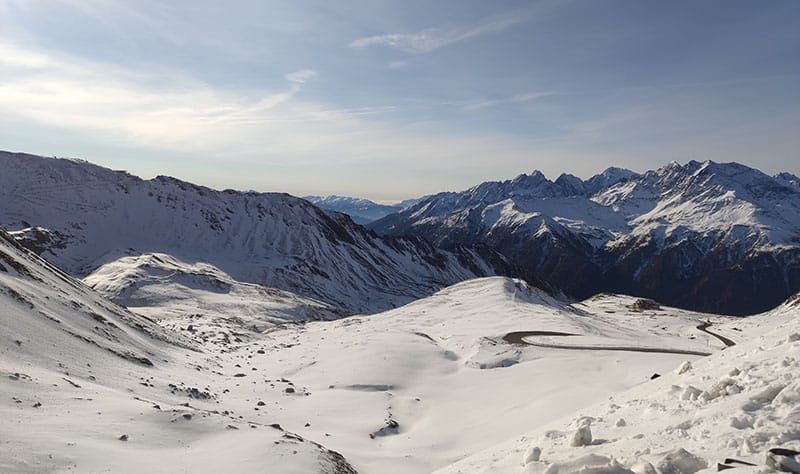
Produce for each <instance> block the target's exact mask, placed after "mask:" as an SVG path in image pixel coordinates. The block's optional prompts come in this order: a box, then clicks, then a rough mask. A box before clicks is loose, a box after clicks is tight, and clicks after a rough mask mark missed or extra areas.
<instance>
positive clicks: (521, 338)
mask: <svg viewBox="0 0 800 474" xmlns="http://www.w3.org/2000/svg"><path fill="white" fill-rule="evenodd" d="M709 327H711V323H710V322H705V323H703V324H700V325H699V326H697V329H698V330H700V331H702V332H704V333H706V334H708V335H710V336H712V337H715V338H717V339H719V340H720V341H722V343H723V344H725V347H731V346H735V345H736V343H735V342H733V341H732V340H730V339H728V338H727V337H725V336H721V335H719V334H716V333H713V332H711V331H709V330H708V328H709ZM531 336H558V337H569V336H578V334H571V333H568V332H558V331H515V332H510V333H508V334H506V335H505V336H503V340H504V341H505V342H507V343H509V344H527V345H529V346H535V347H545V348H549V349H570V350H576V351H625V352H649V353H655V354H684V355H696V356H701V357H705V356H709V355H711V353H710V352H701V351H692V350H688V349H662V348H657V347H636V346H604V345H592V344H588V345H574V344H552V343H546V342H532V341H531V340H530V339H526V338H528V337H531Z"/></svg>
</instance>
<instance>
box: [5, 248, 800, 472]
mask: <svg viewBox="0 0 800 474" xmlns="http://www.w3.org/2000/svg"><path fill="white" fill-rule="evenodd" d="M9 239H10V238H8V237H7V238H5V239H2V240H0V250H2V252H3V255H6V257H4V258H3V260H2V261H0V263H2V264H3V268H4V269H5V271H0V290H2V291H0V298H3V300H2V301H3V307H4V308H7V310H6V311H5V313H4V316H3V318H2V319H0V323H1V324H2V325H0V375H2V377H0V394H4V395H3V396H0V417H2V419H3V420H4V423H3V424H2V425H0V440H2V441H0V442H1V443H2V451H3V452H4V453H10V454H9V455H6V456H0V470H2V471H12V472H41V471H59V470H61V471H63V470H70V469H71V470H75V471H78V472H87V471H88V472H95V471H102V470H112V471H114V472H141V471H143V470H146V471H149V472H189V471H191V472H218V471H219V470H222V469H225V470H229V471H232V472H254V471H259V470H262V469H263V468H264V466H276V469H277V470H278V471H279V472H348V471H346V470H343V469H345V468H343V467H342V466H352V468H353V469H355V470H358V472H363V473H371V472H380V473H418V472H432V471H437V470H440V471H441V472H575V471H576V470H578V469H581V470H582V472H597V473H604V472H610V473H627V472H632V471H633V472H637V473H638V472H648V471H646V470H642V468H641V466H648V465H649V466H651V467H652V466H656V467H658V466H662V468H664V469H673V468H675V469H682V468H683V467H685V466H694V465H696V459H700V460H702V461H703V462H706V463H708V465H712V464H713V462H715V461H716V460H717V459H718V458H720V457H721V456H725V457H738V458H741V459H744V460H751V461H758V462H761V463H762V464H763V462H762V461H763V454H764V452H765V450H766V449H768V448H770V447H772V446H774V445H776V443H778V444H780V445H781V446H784V447H788V448H792V447H795V448H796V447H797V444H798V442H799V441H797V439H798V433H800V427H799V426H798V423H800V420H798V419H797V413H796V406H797V402H798V401H800V387H799V386H797V381H796V380H795V377H793V376H792V374H795V373H796V372H797V369H798V367H797V366H798V364H799V363H800V362H799V361H800V352H798V351H800V341H798V340H797V339H798V337H797V336H795V334H797V333H800V328H799V327H798V321H797V317H796V314H797V313H796V311H797V310H796V307H795V306H793V305H791V304H787V305H786V306H784V307H781V308H779V309H778V310H776V311H774V312H772V313H769V314H765V315H761V316H756V317H752V318H746V319H737V318H725V317H718V316H712V315H705V314H697V313H692V312H689V311H684V310H677V309H674V308H667V307H660V308H658V309H643V310H642V309H636V310H634V309H632V308H637V306H636V305H635V304H634V303H636V301H637V300H636V299H635V298H630V297H625V296H619V295H599V296H598V297H595V298H592V299H589V300H587V301H584V302H582V303H576V304H573V305H569V304H566V303H564V302H562V301H559V300H557V299H554V298H552V297H550V296H548V295H547V294H545V293H543V292H541V291H540V290H537V289H535V288H532V287H529V286H528V285H526V284H525V283H524V282H521V281H519V280H513V279H508V278H499V277H492V278H483V279H474V280H469V281H465V282H463V283H459V284H457V285H454V286H451V287H448V288H446V289H443V290H441V291H439V292H438V293H436V294H435V295H433V296H430V297H428V298H424V299H421V300H418V301H415V302H413V303H411V304H408V305H406V306H403V307H401V308H397V309H394V310H390V311H387V312H384V313H379V314H374V315H369V316H354V317H348V318H344V319H339V320H334V321H325V320H319V321H312V320H307V321H306V322H291V321H292V320H293V318H294V316H295V315H296V314H297V311H301V310H305V309H308V308H315V310H318V311H323V310H324V307H321V306H319V305H321V303H318V302H314V301H311V300H306V299H302V298H299V297H293V296H292V295H289V294H287V293H285V292H272V291H269V290H268V289H265V288H262V287H257V286H255V285H243V284H241V283H239V282H236V281H234V280H232V279H231V278H230V276H229V275H227V274H225V273H223V272H221V271H220V270H219V269H217V268H215V267H213V266H211V265H209V264H204V263H200V262H186V261H182V260H179V259H175V258H171V257H169V256H165V255H147V256H142V257H138V258H129V257H126V258H124V259H122V260H121V261H116V262H112V263H110V264H109V265H107V266H105V267H102V268H101V269H100V270H98V272H97V273H96V274H94V275H93V277H92V278H91V280H96V281H93V284H94V285H95V286H96V287H98V289H103V290H104V291H106V292H108V293H109V294H111V295H114V294H116V295H117V296H120V295H122V297H123V298H129V302H131V303H134V302H135V303H137V304H139V305H140V306H138V307H134V309H136V310H138V311H142V312H143V313H146V314H149V315H151V316H153V317H154V318H156V317H159V320H158V322H159V323H161V326H157V325H156V324H155V323H154V322H153V321H151V320H150V319H145V318H144V317H142V316H137V315H135V314H133V313H129V312H127V311H126V310H125V309H122V308H119V307H118V306H115V305H114V304H113V303H110V302H108V301H106V300H104V298H103V297H102V296H100V295H99V294H98V293H96V292H95V291H93V290H91V289H90V288H88V287H86V286H84V285H82V284H81V283H79V282H77V281H75V280H72V279H71V278H69V277H67V276H66V275H64V274H63V273H59V272H58V271H57V270H55V269H54V268H53V267H51V266H49V265H48V264H46V263H45V262H43V261H41V260H39V259H37V258H36V257H34V256H31V255H29V254H27V253H26V252H23V251H22V250H20V249H19V248H17V247H15V246H14V244H13V240H9ZM9 262H12V263H13V264H12V263H9ZM220 284H223V285H227V286H226V287H225V288H226V289H225V291H223V292H218V291H219V288H218V285H220ZM240 285H243V286H242V287H240ZM9 289H13V290H14V291H15V292H16V294H18V295H20V297H15V296H14V294H15V293H13V292H11V291H9ZM248 291H253V292H257V293H258V292H262V293H258V294H259V295H260V299H261V300H262V301H261V304H263V305H266V306H269V305H270V304H273V303H270V300H271V299H275V302H274V306H272V309H271V310H272V311H274V312H275V314H278V313H281V312H285V317H284V318H276V319H269V320H260V321H261V323H260V324H261V326H260V327H259V328H258V330H247V329H246V326H247V324H249V322H250V321H253V320H255V319H257V315H255V314H251V315H249V316H248V315H246V314H243V306H240V305H237V304H234V302H233V301H232V300H233V299H235V298H244V299H245V301H248V298H251V297H253V295H254V294H251V293H248ZM226 292H227V293H226ZM214 295H216V296H214ZM225 295H227V296H225ZM215 298H222V299H220V300H217V299H215ZM286 298H289V300H288V303H287V302H286ZM195 299H196V300H197V302H196V303H195V305H196V306H195V307H196V308H199V309H198V311H200V313H198V314H201V316H200V317H197V318H193V319H188V318H186V317H185V316H182V315H181V314H182V313H184V312H189V311H195V309H188V307H186V308H182V307H181V305H189V304H191V303H190V301H192V300H195ZM24 301H29V302H30V303H31V304H32V305H33V306H32V307H31V306H30V305H29V304H26V303H25V302H24ZM72 302H75V303H72ZM145 303H146V305H145ZM248 304H249V303H248ZM304 308H305V309H304ZM9 311H10V312H9ZM204 311H205V312H204ZM265 311H266V310H265ZM39 312H42V315H41V316H40V315H39ZM92 313H96V314H97V315H100V316H102V317H103V318H106V319H107V320H108V321H111V322H113V323H114V325H115V327H106V328H104V326H108V325H101V324H100V323H99V322H98V319H97V318H95V317H93V316H92ZM210 313H215V315H212V314H210ZM44 315H47V316H50V317H45V316H44ZM235 317H240V318H241V319H242V321H243V323H244V326H243V327H240V328H236V327H234V326H231V325H229V324H228V323H226V322H225V321H226V320H229V319H231V318H235ZM51 318H52V319H51ZM55 318H57V319H58V320H59V321H60V322H55V321H54V319H55ZM249 318H253V319H249ZM323 319H324V318H323ZM704 322H710V323H711V327H710V328H709V331H712V332H715V333H716V334H720V335H724V336H726V337H729V338H732V339H734V340H735V341H736V342H737V345H736V346H733V347H730V348H727V349H724V350H723V348H724V347H725V345H724V344H723V343H722V341H720V340H719V339H717V338H716V337H714V336H713V335H712V334H709V333H706V332H702V331H699V330H698V329H697V326H698V325H699V324H701V323H704ZM189 324H192V325H194V326H195V330H193V331H190V330H187V327H188V325H189ZM209 331H217V332H224V331H228V334H229V335H230V337H229V338H228V339H227V340H226V341H224V342H223V343H221V342H220V339H219V338H211V337H207V336H208V333H209ZM515 331H517V332H518V331H549V332H550V333H554V332H561V333H570V334H576V336H564V337H562V339H569V338H579V339H580V338H586V340H587V341H589V342H592V343H596V342H597V340H600V339H602V340H604V341H608V342H609V343H613V345H614V346H629V347H633V348H636V347H649V348H660V349H664V350H669V349H675V348H683V349H691V350H695V351H698V352H710V353H712V355H711V356H709V357H701V356H697V355H688V354H674V353H642V352H629V351H619V350H610V349H604V350H574V349H569V348H546V347H538V346H534V345H531V344H527V343H525V342H524V341H522V342H520V343H509V342H507V341H506V340H505V339H504V338H505V336H506V335H508V334H509V333H513V332H515ZM73 333H74V334H73ZM75 334H77V337H76V335H75ZM204 336H206V337H204ZM236 336H239V337H238V340H237V338H236ZM542 337H547V338H550V339H551V340H552V341H555V340H556V339H558V337H557V336H553V335H550V336H542ZM534 339H538V338H534ZM14 341H21V344H17V343H16V342H14ZM104 347H109V348H112V349H114V350H115V352H111V351H109V350H106V349H104ZM54 348H55V350H54ZM129 353H130V354H131V355H127V354H129ZM140 358H147V359H148V360H149V361H150V362H151V364H152V365H148V364H145V363H141V362H137V361H138V360H140ZM734 368H735V369H737V370H738V372H737V371H735V370H733V369H734ZM654 373H658V374H661V377H659V378H656V379H655V380H651V376H652V375H653V374H654ZM15 374H19V375H15ZM787 375H788V378H787ZM576 382H577V383H576ZM687 387H695V388H696V389H697V390H699V391H700V394H699V395H697V396H690V397H688V398H687V397H681V394H682V393H684V392H685V391H686V388H687ZM682 398H685V399H682ZM37 404H40V405H37ZM734 418H736V421H734ZM620 419H624V420H626V422H624V423H620V422H619V420H620ZM531 430H533V431H531ZM124 435H125V436H124ZM120 438H125V439H126V440H125V441H123V440H121V439H120ZM574 439H578V440H579V442H578V443H576V444H579V445H581V446H580V447H572V446H570V444H572V442H571V441H572V440H574ZM509 440H510V441H509ZM678 448H682V449H684V450H685V451H686V453H688V454H683V452H682V451H677V453H678V454H672V455H670V453H672V452H676V451H675V450H676V449H678ZM575 450H579V451H578V452H579V455H576V453H575ZM336 453H340V454H336ZM670 456H671V457H670ZM695 458H696V459H695ZM720 459H721V458H720ZM521 461H524V462H523V463H522V464H521ZM645 463H647V464H645ZM523 464H524V465H523ZM277 466H279V467H277ZM336 466H338V467H336ZM670 466H672V467H670ZM675 466H677V467H675ZM337 469H338V470H337Z"/></svg>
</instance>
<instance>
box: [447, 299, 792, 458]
mask: <svg viewBox="0 0 800 474" xmlns="http://www.w3.org/2000/svg"><path fill="white" fill-rule="evenodd" d="M798 296H800V295H798ZM798 296H795V298H794V301H787V302H786V303H785V304H783V305H781V306H780V307H778V308H776V309H774V310H773V311H770V312H767V313H765V314H760V315H756V316H752V317H748V318H737V319H736V320H728V321H725V320H722V321H715V322H714V325H713V331H715V332H718V333H723V334H727V335H730V336H731V337H733V338H735V339H736V345H735V346H732V347H728V348H727V349H725V350H724V351H719V352H715V353H713V354H712V355H710V356H709V357H706V358H703V359H698V360H694V361H691V362H690V363H685V364H682V365H680V366H676V367H675V368H674V369H673V370H670V371H668V372H661V377H659V378H657V379H655V380H652V381H648V382H645V383H643V384H641V385H640V386H638V387H634V388H632V389H630V390H628V391H625V392H622V393H619V394H615V395H613V396H612V397H609V398H608V399H606V400H602V401H598V402H597V403H596V404H593V405H592V406H587V407H583V408H581V409H580V410H578V411H576V412H574V413H571V414H570V415H568V416H565V417H562V418H560V419H558V420H555V421H554V422H552V423H547V424H544V425H539V424H535V423H531V430H530V431H528V432H526V433H516V432H515V433H509V436H508V440H507V441H505V442H503V443H501V444H498V445H496V446H493V447H491V448H489V449H486V450H484V451H482V452H479V453H476V454H474V455H472V456H469V457H467V458H465V459H463V460H460V461H459V462H457V463H455V464H453V465H451V466H448V467H447V468H444V469H441V470H439V471H436V472H437V473H438V474H446V473H447V474H456V473H458V474H478V473H492V472H504V473H514V472H519V473H527V474H533V473H543V472H598V473H599V472H603V473H612V474H631V473H636V474H646V473H655V472H662V473H664V472H697V471H701V469H705V468H708V469H707V470H702V471H701V472H718V471H722V470H725V469H729V468H738V469H736V470H735V471H733V472H738V471H743V472H774V471H781V470H782V471H788V472H792V470H791V469H770V468H769V467H768V466H767V464H766V462H767V459H768V455H769V452H768V450H770V449H772V448H783V449H788V450H795V451H800V410H798V401H800V381H798V379H797V377H796V376H795V374H796V373H797V372H798V370H800V358H798V357H797V354H798V353H800V318H798V305H797V301H798V299H800V298H799V297H798ZM581 427H585V428H581ZM582 429H583V430H584V432H588V433H589V434H590V436H589V439H588V440H587V442H584V443H577V444H578V445H576V443H575V440H576V434H577V433H578V432H579V431H581V430H582ZM587 430H588V431H587ZM584 439H586V438H584ZM773 458H774V457H773ZM729 459H733V460H735V461H726V460H729ZM737 461H738V462H737ZM742 461H743V462H746V463H750V464H751V466H752V467H751V466H747V465H744V464H741V462H742ZM794 465H795V470H796V466H797V464H796V463H795V464H794ZM773 467H774V466H773ZM656 469H658V471H656Z"/></svg>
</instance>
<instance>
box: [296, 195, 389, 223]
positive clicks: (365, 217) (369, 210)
mask: <svg viewBox="0 0 800 474" xmlns="http://www.w3.org/2000/svg"><path fill="white" fill-rule="evenodd" d="M303 199H305V200H306V201H308V202H310V203H311V204H314V205H315V206H317V207H318V208H320V209H323V210H325V211H334V212H341V213H342V214H347V215H348V216H350V218H351V219H353V222H355V223H356V224H362V225H364V224H368V223H370V222H373V221H376V220H378V219H380V218H381V217H384V216H388V215H389V214H392V213H394V212H397V211H399V210H402V209H403V207H405V206H403V205H399V204H398V205H396V206H388V205H386V204H378V203H376V202H372V201H370V200H369V199H363V198H354V197H347V196H303Z"/></svg>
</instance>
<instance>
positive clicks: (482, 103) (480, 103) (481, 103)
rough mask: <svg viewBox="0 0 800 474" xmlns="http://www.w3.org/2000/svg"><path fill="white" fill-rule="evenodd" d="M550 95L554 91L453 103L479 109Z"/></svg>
mask: <svg viewBox="0 0 800 474" xmlns="http://www.w3.org/2000/svg"><path fill="white" fill-rule="evenodd" d="M551 95H555V92H530V93H527V94H517V95H513V96H511V97H504V98H500V99H482V100H470V101H465V102H458V103H456V104H454V105H459V106H460V107H461V108H462V109H464V110H481V109H487V108H489V107H495V106H498V105H504V104H523V103H525V102H531V101H534V100H537V99H541V98H542V97H548V96H551Z"/></svg>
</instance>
